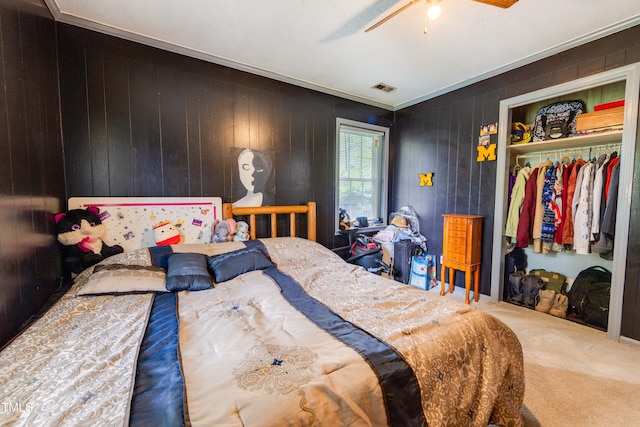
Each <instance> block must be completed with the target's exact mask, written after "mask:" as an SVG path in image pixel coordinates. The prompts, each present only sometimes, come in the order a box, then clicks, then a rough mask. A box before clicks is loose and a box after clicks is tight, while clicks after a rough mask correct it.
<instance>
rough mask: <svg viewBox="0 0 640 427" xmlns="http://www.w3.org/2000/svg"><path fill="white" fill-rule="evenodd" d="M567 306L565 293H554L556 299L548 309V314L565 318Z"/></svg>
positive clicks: (567, 300) (567, 299) (567, 301)
mask: <svg viewBox="0 0 640 427" xmlns="http://www.w3.org/2000/svg"><path fill="white" fill-rule="evenodd" d="M568 307H569V297H567V296H566V295H562V294H558V295H556V299H555V301H554V303H553V305H552V306H551V309H550V310H549V314H551V315H553V316H556V317H562V318H563V319H566V318H567V308H568Z"/></svg>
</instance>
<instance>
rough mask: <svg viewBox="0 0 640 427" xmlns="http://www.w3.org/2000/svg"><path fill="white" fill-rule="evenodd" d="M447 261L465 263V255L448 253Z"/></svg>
mask: <svg viewBox="0 0 640 427" xmlns="http://www.w3.org/2000/svg"><path fill="white" fill-rule="evenodd" d="M447 261H453V262H460V263H465V262H466V260H465V255H464V253H461V254H460V253H455V252H450V253H449V254H448V255H447Z"/></svg>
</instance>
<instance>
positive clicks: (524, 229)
mask: <svg viewBox="0 0 640 427" xmlns="http://www.w3.org/2000/svg"><path fill="white" fill-rule="evenodd" d="M537 181H538V168H537V167H535V168H534V169H533V170H532V171H531V175H530V176H529V180H528V181H527V186H526V188H525V191H524V201H523V203H522V209H521V211H520V219H519V220H518V231H517V235H516V247H518V248H526V247H527V246H529V242H530V241H531V239H532V238H533V237H532V231H533V217H534V215H535V209H536V194H537Z"/></svg>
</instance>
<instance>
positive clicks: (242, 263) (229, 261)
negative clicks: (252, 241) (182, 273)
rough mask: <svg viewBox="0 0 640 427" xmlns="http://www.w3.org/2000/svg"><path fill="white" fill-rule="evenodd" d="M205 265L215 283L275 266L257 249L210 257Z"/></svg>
mask: <svg viewBox="0 0 640 427" xmlns="http://www.w3.org/2000/svg"><path fill="white" fill-rule="evenodd" d="M207 263H208V264H209V270H210V271H211V273H212V274H213V280H214V281H215V282H216V283H220V282H226V281H227V280H231V279H233V278H234V277H236V276H239V275H240V274H243V273H248V272H250V271H254V270H264V269H265V268H269V267H273V266H275V264H273V263H272V262H271V260H270V259H269V258H268V257H267V256H266V255H265V254H264V252H262V251H261V250H259V249H257V248H244V249H238V250H237V251H232V252H227V253H225V254H221V255H214V256H210V257H208V258H207Z"/></svg>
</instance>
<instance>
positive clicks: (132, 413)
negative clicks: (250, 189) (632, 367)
mask: <svg viewBox="0 0 640 427" xmlns="http://www.w3.org/2000/svg"><path fill="white" fill-rule="evenodd" d="M247 209H248V208H242V209H241V210H237V211H235V210H233V209H232V208H231V207H230V206H228V205H225V206H224V207H223V209H222V212H225V213H224V214H223V215H224V216H225V217H227V216H230V215H253V214H256V215H268V216H271V218H272V219H271V225H272V230H271V236H270V237H266V238H254V239H251V240H249V241H241V242H224V243H215V244H211V243H184V244H177V245H171V246H155V247H154V246H150V247H144V248H137V249H131V250H127V251H125V252H124V253H123V254H119V255H115V256H112V257H109V258H107V259H105V260H104V261H102V262H101V263H99V264H98V265H96V266H93V267H91V268H89V269H87V270H85V271H84V272H82V273H80V274H79V275H78V276H77V277H75V280H74V283H73V285H72V286H71V288H70V289H69V291H68V292H67V293H65V294H64V296H62V297H61V298H60V300H59V301H58V302H57V303H56V304H54V305H53V306H52V307H51V308H50V309H49V310H48V311H46V312H45V313H44V314H43V315H42V316H41V317H40V318H39V319H38V320H37V321H36V322H34V323H33V324H32V325H31V326H30V327H29V328H28V329H27V330H25V331H24V332H22V333H21V334H20V335H19V336H18V337H16V338H15V339H14V340H13V341H12V342H11V343H10V344H9V345H8V346H6V347H5V348H4V349H3V350H2V352H0V402H2V408H0V425H34V426H35V425H42V426H52V425H74V426H76V425H91V426H96V425H109V426H111V425H113V426H120V425H156V426H180V425H202V426H214V425H215V426H219V425H228V426H234V425H238V426H240V425H243V426H289V425H290V426H302V425H316V426H384V425H391V426H423V425H429V426H486V425H488V424H495V425H505V426H506V425H509V426H518V425H522V417H521V413H520V410H521V405H522V401H523V397H524V373H523V357H522V350H521V346H520V343H519V341H518V339H517V338H516V336H515V334H514V333H513V332H512V331H511V330H510V329H509V328H508V327H507V326H506V325H504V324H503V323H502V322H501V321H500V320H498V319H496V318H494V317H492V316H490V315H488V314H485V313H483V312H481V311H479V310H476V309H475V308H473V307H471V306H469V305H466V304H461V303H458V302H456V301H453V300H450V299H447V298H443V297H440V296H439V295H438V294H437V293H431V292H428V291H423V290H420V289H417V288H414V287H412V286H407V285H402V284H400V283H398V282H395V281H391V280H389V279H387V278H384V277H381V276H377V275H374V274H372V273H368V272H367V271H365V270H364V269H363V268H361V267H358V266H355V265H352V264H348V263H346V262H344V261H343V260H342V259H341V258H340V257H339V256H337V255H336V254H335V253H333V252H332V251H331V250H328V249H327V248H325V247H323V246H321V245H320V244H318V243H316V242H314V241H313V240H315V204H312V203H311V204H307V205H303V206H293V207H282V206H280V207H276V208H272V209H270V208H259V209H257V210H256V211H251V210H247ZM282 214H284V215H288V216H289V217H290V222H289V224H290V225H289V231H291V230H293V235H294V236H278V235H277V232H276V226H277V224H278V221H276V220H275V219H273V218H274V217H273V215H282ZM300 215H302V216H308V218H307V219H306V225H307V231H306V234H307V237H309V236H310V237H311V239H307V238H302V237H295V230H296V227H295V224H296V223H297V222H298V221H297V220H296V217H297V216H300ZM304 222H305V221H304V220H303V223H304ZM253 228H255V227H252V229H253ZM254 237H255V236H254ZM212 278H213V280H212ZM168 289H170V291H168Z"/></svg>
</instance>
